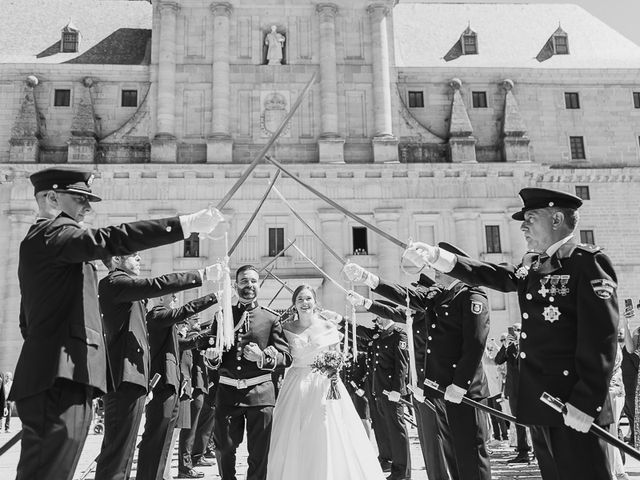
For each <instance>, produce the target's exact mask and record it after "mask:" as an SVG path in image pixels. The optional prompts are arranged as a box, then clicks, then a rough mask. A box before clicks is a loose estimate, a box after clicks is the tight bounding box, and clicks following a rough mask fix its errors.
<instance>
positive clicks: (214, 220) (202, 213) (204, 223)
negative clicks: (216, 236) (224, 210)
mask: <svg viewBox="0 0 640 480" xmlns="http://www.w3.org/2000/svg"><path fill="white" fill-rule="evenodd" d="M178 218H179V219H180V226H181V227H182V233H183V234H184V238H189V237H190V236H191V234H192V233H200V234H207V233H211V232H213V231H214V230H215V228H216V227H217V226H218V224H219V223H220V222H222V221H224V217H223V216H222V214H221V213H220V210H218V209H217V208H213V207H210V208H205V209H202V210H199V211H197V212H196V213H191V214H189V215H180V216H179V217H178Z"/></svg>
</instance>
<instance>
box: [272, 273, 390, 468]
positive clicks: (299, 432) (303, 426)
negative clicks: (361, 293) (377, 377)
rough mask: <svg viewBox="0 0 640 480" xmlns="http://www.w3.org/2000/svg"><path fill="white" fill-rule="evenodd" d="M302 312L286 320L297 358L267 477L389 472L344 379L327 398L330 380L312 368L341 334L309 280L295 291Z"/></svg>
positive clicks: (280, 405) (277, 413)
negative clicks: (332, 397)
mask: <svg viewBox="0 0 640 480" xmlns="http://www.w3.org/2000/svg"><path fill="white" fill-rule="evenodd" d="M292 302H293V304H294V306H295V310H296V311H297V318H296V319H295V320H294V321H292V322H288V323H285V324H284V327H283V328H284V332H285V336H286V337H287V340H288V341H289V346H290V348H291V354H292V356H293V364H292V365H291V368H289V369H288V370H287V373H286V375H285V377H284V383H283V385H282V390H281V391H280V394H279V395H278V400H277V401H276V406H275V409H274V412H273V428H272V432H271V447H270V449H269V463H268V467H267V480H300V479H304V480H381V479H384V478H385V477H384V474H383V473H382V470H381V468H380V464H379V463H378V459H377V458H376V454H375V452H374V450H373V447H372V444H371V442H370V441H369V438H368V437H367V435H366V433H365V430H364V427H363V426H362V422H361V421H360V418H359V417H358V414H357V412H356V409H355V407H354V406H353V403H352V401H351V398H350V397H349V394H348V393H347V390H346V389H345V387H344V385H343V384H342V382H340V381H339V380H338V391H339V393H340V398H339V399H337V400H327V393H328V391H329V385H330V382H331V381H330V380H329V378H328V377H327V376H326V375H323V374H322V373H317V372H314V371H312V369H311V367H310V365H311V364H312V363H313V361H314V359H315V358H316V356H317V355H318V354H319V353H322V352H324V351H326V350H329V349H336V348H337V347H338V346H339V345H340V337H341V334H340V333H339V332H338V330H337V328H336V326H335V325H334V324H333V323H332V322H331V321H328V320H324V319H323V318H322V317H320V316H319V315H318V311H319V310H320V309H319V307H318V306H317V304H316V294H315V292H314V290H313V289H312V288H311V287H310V286H308V285H300V286H299V287H298V288H296V290H295V291H294V292H293V297H292Z"/></svg>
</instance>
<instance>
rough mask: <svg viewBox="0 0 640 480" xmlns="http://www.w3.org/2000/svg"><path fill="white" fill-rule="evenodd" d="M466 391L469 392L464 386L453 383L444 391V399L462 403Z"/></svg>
mask: <svg viewBox="0 0 640 480" xmlns="http://www.w3.org/2000/svg"><path fill="white" fill-rule="evenodd" d="M465 393H467V391H466V390H465V389H464V388H460V387H459V386H457V385H454V384H453V383H452V384H451V385H449V386H448V387H447V389H446V390H445V391H444V399H445V400H446V401H448V402H451V403H461V402H462V397H464V394H465Z"/></svg>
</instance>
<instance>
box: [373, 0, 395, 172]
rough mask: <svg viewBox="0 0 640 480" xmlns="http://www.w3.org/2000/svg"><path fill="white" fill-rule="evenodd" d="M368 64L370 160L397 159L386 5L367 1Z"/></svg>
mask: <svg viewBox="0 0 640 480" xmlns="http://www.w3.org/2000/svg"><path fill="white" fill-rule="evenodd" d="M367 12H368V13H369V18H370V19H371V55H372V59H371V63H372V70H373V125H374V131H375V133H374V138H373V161H374V162H389V161H395V162H397V161H398V139H397V138H396V137H394V136H393V127H392V117H391V78H390V73H389V41H388V38H387V15H388V14H389V12H390V9H389V7H387V6H386V5H383V4H377V3H376V4H371V5H369V7H368V8H367Z"/></svg>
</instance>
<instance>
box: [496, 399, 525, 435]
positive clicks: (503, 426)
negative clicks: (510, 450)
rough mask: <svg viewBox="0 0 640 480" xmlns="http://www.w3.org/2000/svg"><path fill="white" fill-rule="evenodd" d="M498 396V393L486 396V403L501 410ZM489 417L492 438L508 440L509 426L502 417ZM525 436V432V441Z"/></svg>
mask: <svg viewBox="0 0 640 480" xmlns="http://www.w3.org/2000/svg"><path fill="white" fill-rule="evenodd" d="M499 398H500V394H498V395H496V396H494V397H489V398H487V405H488V406H490V407H491V408H494V409H496V410H498V411H500V412H501V411H502V405H501V402H498V399H499ZM489 418H490V419H491V428H492V430H493V438H495V439H496V440H508V439H509V426H508V425H507V421H506V420H503V419H502V418H498V417H495V416H493V415H489ZM516 427H517V425H516ZM516 431H517V430H516ZM526 438H527V437H526V432H525V441H526Z"/></svg>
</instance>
